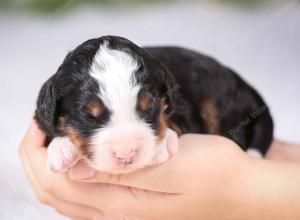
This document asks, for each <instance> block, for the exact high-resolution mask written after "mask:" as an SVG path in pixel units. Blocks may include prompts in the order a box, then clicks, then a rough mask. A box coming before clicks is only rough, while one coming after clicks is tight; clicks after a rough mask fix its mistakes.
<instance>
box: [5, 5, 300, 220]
mask: <svg viewBox="0 0 300 220" xmlns="http://www.w3.org/2000/svg"><path fill="white" fill-rule="evenodd" d="M101 35H120V36H123V37H126V38H128V39H130V40H132V41H133V42H135V43H137V44H138V45H177V46H183V47H188V48H191V49H194V50H198V51H201V52H203V53H206V54H209V55H211V56H213V57H215V58H217V59H218V60H219V61H220V62H222V63H223V64H225V65H227V66H229V67H231V68H233V69H234V70H236V71H237V72H238V73H240V75H241V76H242V77H243V78H245V79H246V80H247V81H248V82H249V83H250V84H251V85H253V86H254V87H255V88H256V89H257V90H258V91H259V92H260V93H261V94H262V95H263V97H264V99H265V100H266V102H267V103H268V104H269V106H270V108H271V112H272V114H273V117H274V121H275V126H276V127H275V136H276V137H277V138H281V139H283V140H286V141H291V142H300V132H299V129H298V126H299V124H300V116H299V112H300V102H299V98H300V43H299V40H300V6H299V1H297V0H286V1H284V0H277V1H275V0H274V1H271V0H270V1H267V0H265V1H263V0H225V1H224V0H223V1H221V0H220V1H217V0H215V1H188V0H186V1H183V0H182V1H171V0H165V1H159V0H154V1H153V0H152V1H150V0H142V1H139V0H112V1H110V0H87V1H80V0H0V105H1V106H0V122H1V123H0V136H1V138H0V220H6V219H9V220H14V219H18V220H20V219H22V220H23V219H25V220H32V219H35V220H36V219H42V220H48V219H49V220H50V219H51V220H53V219H64V218H63V217H61V216H59V215H58V214H56V213H55V212H54V211H52V210H51V209H49V208H47V207H45V206H42V205H40V204H38V202H37V201H36V199H35V198H34V196H33V193H32V191H31V189H30V187H29V185H28V183H27V181H26V180H25V178H24V177H23V174H22V170H21V167H20V164H19V160H18V157H17V147H18V144H19V142H20V140H21V137H22V135H23V134H24V132H25V130H26V127H27V125H28V123H29V121H30V118H31V117H32V115H33V111H34V108H35V100H36V98H37V94H38V91H39V89H40V87H41V85H42V83H43V82H44V81H45V80H46V79H47V78H48V77H49V76H50V75H52V74H53V73H55V71H56V69H57V68H58V66H59V64H60V63H61V62H62V60H63V58H64V56H65V55H66V54H67V52H68V51H70V50H72V49H74V47H76V46H77V45H78V44H80V43H82V42H83V41H85V40H87V39H90V38H94V37H98V36H101Z"/></svg>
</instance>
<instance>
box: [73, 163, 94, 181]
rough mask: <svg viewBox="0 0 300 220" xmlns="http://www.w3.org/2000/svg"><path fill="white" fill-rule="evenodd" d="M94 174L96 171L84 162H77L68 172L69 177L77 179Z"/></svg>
mask: <svg viewBox="0 0 300 220" xmlns="http://www.w3.org/2000/svg"><path fill="white" fill-rule="evenodd" d="M95 174H96V171H95V170H94V169H93V168H91V167H89V166H88V165H87V164H85V163H79V164H78V165H76V166H75V167H73V168H72V169H71V170H70V172H69V175H70V177H71V179H78V180H84V179H88V178H91V177H93V176H95Z"/></svg>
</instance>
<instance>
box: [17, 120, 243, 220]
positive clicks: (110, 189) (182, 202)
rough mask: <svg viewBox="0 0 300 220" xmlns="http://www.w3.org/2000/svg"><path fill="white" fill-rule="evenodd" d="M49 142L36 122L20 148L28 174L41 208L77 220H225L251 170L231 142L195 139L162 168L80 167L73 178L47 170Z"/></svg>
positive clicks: (186, 138)
mask: <svg viewBox="0 0 300 220" xmlns="http://www.w3.org/2000/svg"><path fill="white" fill-rule="evenodd" d="M44 142H45V135H44V134H43V133H42V132H41V131H40V130H39V129H38V127H37V125H36V123H35V122H34V121H33V122H32V123H31V125H30V127H29V129H28V131H27V133H26V135H25V137H24V139H23V141H22V142H21V144H20V148H19V153H20V158H21V161H22V165H23V168H24V171H25V174H26V176H27V177H28V179H29V181H30V183H31V185H32V188H33V190H34V192H35V193H36V195H37V197H38V198H39V200H40V201H41V202H42V203H45V204H47V205H49V206H52V207H53V208H55V209H56V210H57V211H59V212H61V213H63V214H65V215H68V216H71V217H73V218H75V217H83V218H86V219H105V218H108V219H109V218H111V219H145V220H147V219H149V220H153V219H157V220H159V219H164V220H168V219H172V220H176V219H190V220H193V219H216V218H217V217H218V216H224V217H225V216H226V215H228V209H230V208H231V206H232V205H233V204H232V203H231V201H232V200H233V199H232V198H231V195H232V194H231V193H230V192H231V191H232V190H234V189H235V188H236V184H237V183H238V181H237V180H238V179H239V178H240V174H241V173H244V172H243V170H244V169H246V166H247V163H246V162H245V161H247V160H245V157H246V156H245V154H244V153H243V152H242V151H241V150H240V149H239V148H238V146H237V145H235V144H234V143H233V142H231V141H230V140H228V139H225V138H222V137H217V136H210V135H192V134H191V135H184V136H182V137H181V138H180V139H179V145H180V146H179V148H180V150H179V152H178V153H177V154H176V155H175V156H174V157H173V158H171V159H170V160H169V161H167V162H166V163H163V164H161V165H160V166H155V167H148V168H145V169H142V170H139V171H137V172H134V173H131V174H126V175H110V174H105V173H99V172H98V173H95V172H93V171H92V170H90V169H88V168H87V167H86V166H85V165H84V164H83V163H79V164H78V165H77V166H76V167H74V168H73V169H72V170H70V172H69V176H68V175H67V174H53V173H51V172H49V171H48V169H47V167H46V157H47V154H46V148H45V147H44ZM92 175H94V176H92ZM87 177H89V178H87ZM87 182H88V183H87ZM221 201H227V202H226V203H224V202H221Z"/></svg>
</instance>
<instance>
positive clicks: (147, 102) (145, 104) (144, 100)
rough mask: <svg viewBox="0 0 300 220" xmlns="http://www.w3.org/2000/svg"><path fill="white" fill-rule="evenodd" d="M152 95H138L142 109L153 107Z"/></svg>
mask: <svg viewBox="0 0 300 220" xmlns="http://www.w3.org/2000/svg"><path fill="white" fill-rule="evenodd" d="M151 103H152V97H151V95H150V94H147V93H146V94H143V95H141V96H139V97H138V106H139V108H140V109H141V110H143V111H144V110H147V109H148V108H150V107H151Z"/></svg>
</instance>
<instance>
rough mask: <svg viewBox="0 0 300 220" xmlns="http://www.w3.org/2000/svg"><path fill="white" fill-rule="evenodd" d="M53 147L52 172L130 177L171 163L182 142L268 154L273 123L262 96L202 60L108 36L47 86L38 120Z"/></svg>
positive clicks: (71, 59)
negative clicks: (188, 137) (218, 139)
mask: <svg viewBox="0 0 300 220" xmlns="http://www.w3.org/2000/svg"><path fill="white" fill-rule="evenodd" d="M35 113H36V114H35V119H36V121H37V123H38V124H39V126H40V128H41V129H42V130H43V131H44V132H45V133H46V134H47V135H48V136H49V138H50V139H52V141H51V143H50V144H49V146H48V165H49V168H50V169H51V170H52V171H53V172H65V171H67V170H68V169H69V168H70V167H72V166H73V165H74V164H75V163H76V161H77V160H78V159H83V160H85V161H86V162H87V163H88V164H89V165H90V166H91V167H93V168H94V169H96V170H99V171H103V172H109V173H126V172H132V171H134V170H136V169H139V168H143V167H145V166H149V165H153V164H159V163H161V162H164V161H166V160H167V159H169V158H170V157H171V156H172V155H173V154H175V153H176V151H177V148H178V140H177V139H178V135H181V134H185V133H209V134H217V135H223V136H226V137H229V138H231V139H232V140H234V141H235V142H236V143H238V144H239V145H240V146H241V147H242V148H243V149H244V150H247V149H250V148H252V149H256V150H258V151H259V152H260V153H261V154H264V153H265V152H266V150H267V148H268V146H269V145H270V143H271V140H272V132H273V123H272V119H271V116H270V114H269V110H268V108H267V106H266V105H265V103H264V101H263V100H262V98H261V97H260V96H259V95H258V94H257V92H256V91H255V90H254V89H253V88H252V87H250V86H249V85H247V84H246V83H245V82H244V81H243V80H242V79H241V78H240V77H238V76H237V75H236V74H235V73H234V72H233V71H232V70H230V69H228V68H226V67H224V66H222V65H221V64H219V63H218V62H216V61H215V60H213V59H211V58H209V57H206V56H204V55H201V54H198V53H196V52H193V51H190V50H187V49H182V48H175V47H153V48H140V47H138V46H137V45H135V44H134V43H132V42H130V41H129V40H127V39H124V38H121V37H115V36H104V37H100V38H97V39H91V40H88V41H86V42H84V43H83V44H81V45H79V46H78V47H77V48H76V49H75V50H73V51H71V52H70V53H69V54H68V55H67V56H66V58H65V59H64V61H63V63H62V64H61V66H60V67H59V68H58V70H57V72H56V73H55V74H54V75H53V76H52V77H51V78H50V79H49V80H48V81H47V82H46V83H45V84H44V85H43V87H42V89H41V91H40V94H39V97H38V101H37V109H36V112H35Z"/></svg>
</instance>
